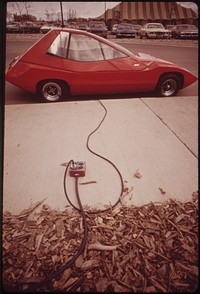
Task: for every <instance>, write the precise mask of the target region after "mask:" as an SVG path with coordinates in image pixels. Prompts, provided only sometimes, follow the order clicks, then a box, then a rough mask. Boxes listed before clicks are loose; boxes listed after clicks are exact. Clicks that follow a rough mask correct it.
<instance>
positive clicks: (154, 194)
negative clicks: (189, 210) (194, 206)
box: [3, 97, 198, 213]
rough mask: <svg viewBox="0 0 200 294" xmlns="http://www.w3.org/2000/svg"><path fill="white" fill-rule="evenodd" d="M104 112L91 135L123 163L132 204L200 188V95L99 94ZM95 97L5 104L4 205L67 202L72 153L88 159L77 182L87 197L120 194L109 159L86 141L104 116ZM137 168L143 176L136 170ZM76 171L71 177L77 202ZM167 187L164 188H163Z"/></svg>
mask: <svg viewBox="0 0 200 294" xmlns="http://www.w3.org/2000/svg"><path fill="white" fill-rule="evenodd" d="M101 101H102V102H103V104H104V105H105V107H106V108H107V112H108V113H107V116H106V118H105V120H104V122H103V123H102V125H101V127H100V129H99V130H98V131H97V132H96V133H95V134H94V135H93V136H92V137H91V139H90V148H91V149H92V150H94V151H95V152H96V153H99V154H100V155H102V156H104V157H106V158H108V159H109V160H111V161H112V162H113V163H114V164H115V165H116V166H117V168H118V169H119V170H120V172H121V174H122V177H123V180H124V181H125V185H126V187H128V189H129V191H130V190H132V191H131V192H130V193H128V195H126V196H124V197H123V202H124V203H125V204H127V205H130V204H134V205H142V204H145V203H149V202H151V201H153V202H160V201H165V200H167V199H168V198H175V199H177V200H181V201H187V200H191V197H192V193H193V192H194V191H197V190H198V159H197V155H198V154H197V150H198V145H197V144H198V99H197V97H173V98H165V99H163V98H142V99H136V98H134V99H118V100H101ZM104 113H105V112H104V109H103V107H102V106H101V105H100V103H99V102H98V101H81V102H79V101H74V102H63V103H55V104H27V105H8V106H6V107H5V139H4V175H3V176H4V181H3V184H4V188H3V190H4V191H3V209H4V211H5V210H9V211H11V212H13V213H19V212H21V211H22V210H23V209H24V208H28V207H29V206H30V205H31V204H33V203H35V202H37V201H39V200H42V199H44V198H47V199H46V203H48V204H50V205H51V207H52V208H58V209H61V210H63V209H64V208H65V206H66V205H67V204H68V202H67V201H66V198H65V196H64V191H63V175H64V171H65V168H64V167H62V166H61V165H60V164H61V163H63V162H67V161H69V160H70V159H73V160H75V161H79V160H81V161H82V160H83V161H86V165H87V170H86V176H85V177H84V178H80V179H79V182H80V183H84V182H90V181H92V182H93V183H90V184H86V185H79V192H80V196H81V199H82V202H83V205H89V206H90V207H95V208H96V207H100V208H102V207H105V205H110V204H114V203H115V202H116V201H117V200H118V198H119V195H120V189H121V186H120V179H119V176H118V174H117V172H116V171H115V170H114V168H113V167H112V166H111V165H109V163H107V162H105V161H104V160H102V159H100V158H98V157H96V156H95V155H94V154H92V153H91V152H89V151H88V149H87V148H86V140H87V136H88V135H89V134H90V133H91V132H92V131H93V130H94V129H95V128H96V127H97V126H98V124H99V123H100V121H101V119H102V118H103V116H104ZM137 170H138V171H139V173H140V174H141V176H142V177H141V178H137V177H135V176H134V173H135V172H136V171H137ZM73 181H74V179H73V178H68V180H67V187H68V192H69V196H70V199H71V201H72V202H73V203H74V204H75V205H76V199H75V193H74V182H73ZM162 191H164V192H165V193H162Z"/></svg>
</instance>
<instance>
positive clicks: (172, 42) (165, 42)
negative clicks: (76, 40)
mask: <svg viewBox="0 0 200 294" xmlns="http://www.w3.org/2000/svg"><path fill="white" fill-rule="evenodd" d="M43 36H44V34H6V40H8V41H9V40H17V41H23V40H36V41H37V40H39V39H40V38H42V37H43ZM108 39H109V40H111V41H113V42H117V43H126V42H131V43H134V44H151V45H161V46H184V47H198V40H193V39H140V38H139V37H138V36H137V37H136V38H120V39H117V38H116V36H114V35H110V34H109V35H108Z"/></svg>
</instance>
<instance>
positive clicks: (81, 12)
mask: <svg viewBox="0 0 200 294" xmlns="http://www.w3.org/2000/svg"><path fill="white" fill-rule="evenodd" d="M18 3H19V5H20V9H22V8H23V7H24V8H23V12H22V14H23V13H26V9H25V6H24V4H23V3H20V2H18ZM26 3H27V6H28V13H29V14H31V15H34V16H36V17H37V19H40V18H41V19H44V20H47V13H48V14H49V20H52V18H53V20H55V18H58V16H59V13H60V1H52V2H48V1H47V2H39V1H37V2H28V1H27V2H26ZM118 3H120V2H104V1H98V2H87V1H82V2H68V1H62V8H63V16H64V19H67V18H68V16H69V10H71V13H76V16H77V17H83V18H96V17H98V16H100V15H102V14H103V13H104V12H105V8H106V9H108V8H113V7H114V6H116V5H117V4H118ZM7 10H8V11H9V12H11V13H16V12H18V8H17V5H16V3H14V1H13V2H12V1H10V2H8V6H7ZM18 14H19V12H18Z"/></svg>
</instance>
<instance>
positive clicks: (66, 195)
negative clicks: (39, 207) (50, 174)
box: [64, 100, 124, 214]
mask: <svg viewBox="0 0 200 294" xmlns="http://www.w3.org/2000/svg"><path fill="white" fill-rule="evenodd" d="M97 101H98V102H99V103H100V104H101V106H102V107H103V109H104V111H105V113H104V116H103V118H102V120H101V121H100V123H99V124H98V126H97V127H96V128H95V129H94V130H93V131H92V132H91V133H90V134H89V135H88V137H87V142H86V146H87V149H88V150H89V151H90V152H91V153H92V154H94V155H96V156H98V157H100V158H101V159H103V160H105V161H106V162H108V163H109V164H111V165H112V166H113V168H114V169H115V170H116V172H117V173H118V175H119V179H120V185H121V191H120V195H119V198H118V200H117V201H116V203H115V204H113V205H112V206H111V207H108V208H105V209H102V210H94V211H93V210H87V213H88V214H95V213H100V212H105V211H108V210H110V208H112V209H113V208H114V207H116V206H117V204H118V203H119V202H120V198H121V196H122V195H123V192H124V182H123V178H122V175H121V173H120V171H119V169H118V168H117V167H116V165H115V164H114V163H113V162H112V161H110V160H109V159H107V158H106V157H104V156H102V155H100V154H98V153H96V152H94V151H93V150H92V149H91V148H90V146H89V141H90V137H91V136H92V135H93V134H94V133H95V132H96V131H97V130H98V129H99V128H100V126H101V125H102V123H103V121H104V120H105V118H106V116H107V109H106V107H105V106H104V105H103V103H102V102H101V101H100V100H97ZM68 166H69V164H68ZM68 166H67V168H66V170H65V174H64V192H65V197H66V198H67V201H68V202H69V203H70V205H71V206H72V207H73V208H74V209H76V210H78V211H80V209H79V208H77V207H76V206H75V205H74V204H73V203H72V202H71V200H70V198H69V196H68V193H67V188H66V178H67V170H68Z"/></svg>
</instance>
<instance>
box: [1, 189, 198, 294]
mask: <svg viewBox="0 0 200 294" xmlns="http://www.w3.org/2000/svg"><path fill="white" fill-rule="evenodd" d="M87 221H88V228H89V235H88V241H87V245H86V247H85V250H84V252H83V254H81V255H80V256H79V257H78V259H77V260H76V261H75V263H74V265H73V266H72V267H71V268H69V269H66V270H65V271H64V272H63V273H61V274H60V275H59V276H58V277H57V278H56V279H53V280H52V281H51V282H48V283H47V284H45V285H43V286H41V288H39V289H38V290H40V291H41V290H45V291H65V292H66V291H71V292H91V291H93V292H192V291H194V290H195V289H197V287H198V193H197V192H195V193H193V200H192V201H191V202H186V203H182V202H178V201H175V200H172V199H170V200H169V201H167V202H166V203H162V204H155V203H154V204H153V203H151V204H148V205H144V206H142V207H135V206H129V207H126V206H123V205H121V204H119V205H118V206H117V207H116V208H115V209H110V210H109V211H106V212H101V213H95V214H89V213H87ZM83 231H84V230H83V225H82V218H81V216H80V214H79V212H78V211H76V210H73V209H72V208H67V209H66V210H65V211H62V212H61V211H58V210H53V209H51V208H50V207H49V206H48V205H47V204H44V203H39V204H36V205H35V206H34V207H32V208H30V209H27V210H26V211H23V212H22V213H20V214H19V215H13V214H11V213H9V212H4V214H3V237H2V241H3V256H2V257H3V262H2V265H3V274H2V275H3V288H4V289H5V290H7V291H16V290H19V289H20V291H21V292H23V291H26V290H27V287H28V285H29V283H30V282H39V281H41V280H42V279H44V278H45V277H47V276H48V275H50V274H52V273H53V272H55V271H56V270H58V269H59V268H60V267H61V266H62V265H64V264H65V263H66V261H68V260H69V259H70V258H71V257H72V256H74V254H75V253H76V252H77V251H78V249H79V246H80V243H81V240H82V238H83Z"/></svg>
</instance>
